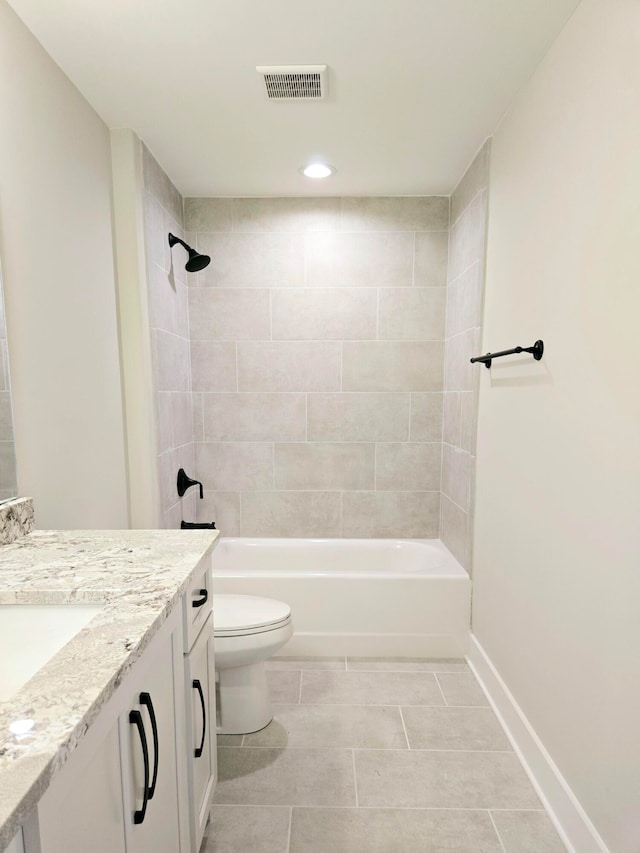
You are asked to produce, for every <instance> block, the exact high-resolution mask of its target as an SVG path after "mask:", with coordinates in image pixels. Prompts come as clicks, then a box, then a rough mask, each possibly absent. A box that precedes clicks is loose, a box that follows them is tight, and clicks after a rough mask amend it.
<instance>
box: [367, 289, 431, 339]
mask: <svg viewBox="0 0 640 853" xmlns="http://www.w3.org/2000/svg"><path fill="white" fill-rule="evenodd" d="M378 293H379V297H378V337H379V338H381V339H384V340H391V341H441V340H443V339H444V318H445V295H446V294H445V289H444V288H443V287H389V288H387V287H381V288H380V289H379V291H378Z"/></svg>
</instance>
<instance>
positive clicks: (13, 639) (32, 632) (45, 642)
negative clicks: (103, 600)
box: [0, 604, 103, 702]
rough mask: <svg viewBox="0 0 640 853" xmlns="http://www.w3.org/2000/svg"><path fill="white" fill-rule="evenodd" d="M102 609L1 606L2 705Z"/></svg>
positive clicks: (0, 677) (85, 605)
mask: <svg viewBox="0 0 640 853" xmlns="http://www.w3.org/2000/svg"><path fill="white" fill-rule="evenodd" d="M102 608H103V605H101V604H97V605H96V604H3V605H0V649H1V650H2V653H1V654H0V702H3V701H6V700H7V699H10V698H11V697H12V696H13V695H14V694H15V693H17V692H18V690H20V688H21V687H22V686H23V685H24V684H26V683H27V681H28V680H29V679H30V678H32V677H33V676H34V675H35V674H36V672H38V670H39V669H42V667H43V666H44V665H45V664H46V663H47V661H49V660H51V658H52V657H53V656H54V655H55V654H56V653H57V652H59V651H60V649H61V648H62V647H63V646H66V644H67V643H68V642H69V640H72V639H73V638H74V637H75V635H76V634H77V633H78V631H81V630H82V628H84V627H85V625H88V624H89V622H91V620H92V619H93V618H94V617H95V616H97V614H98V613H100V611H101V610H102Z"/></svg>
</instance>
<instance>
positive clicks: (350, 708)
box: [203, 656, 556, 853]
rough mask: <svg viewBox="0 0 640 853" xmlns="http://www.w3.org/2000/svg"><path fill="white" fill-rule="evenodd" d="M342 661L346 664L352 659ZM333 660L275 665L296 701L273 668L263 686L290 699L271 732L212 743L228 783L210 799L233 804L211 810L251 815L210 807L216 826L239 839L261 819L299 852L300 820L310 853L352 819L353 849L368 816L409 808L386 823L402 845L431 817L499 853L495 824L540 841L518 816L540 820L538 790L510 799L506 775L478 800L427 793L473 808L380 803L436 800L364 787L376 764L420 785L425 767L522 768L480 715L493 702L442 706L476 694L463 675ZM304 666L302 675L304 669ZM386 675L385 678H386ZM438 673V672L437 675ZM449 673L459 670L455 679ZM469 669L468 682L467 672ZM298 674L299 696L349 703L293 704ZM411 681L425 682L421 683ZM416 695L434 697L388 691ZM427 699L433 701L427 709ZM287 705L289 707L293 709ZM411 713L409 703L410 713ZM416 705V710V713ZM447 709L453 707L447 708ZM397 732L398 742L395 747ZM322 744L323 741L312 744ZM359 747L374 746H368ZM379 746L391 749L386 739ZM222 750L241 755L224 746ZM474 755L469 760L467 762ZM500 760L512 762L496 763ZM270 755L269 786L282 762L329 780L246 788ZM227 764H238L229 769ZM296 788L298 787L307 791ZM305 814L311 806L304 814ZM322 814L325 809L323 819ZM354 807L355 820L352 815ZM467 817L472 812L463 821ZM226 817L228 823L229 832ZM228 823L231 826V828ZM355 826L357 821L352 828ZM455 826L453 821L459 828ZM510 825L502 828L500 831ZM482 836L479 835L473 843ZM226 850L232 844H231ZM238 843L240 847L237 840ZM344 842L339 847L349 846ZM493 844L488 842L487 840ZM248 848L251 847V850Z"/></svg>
mask: <svg viewBox="0 0 640 853" xmlns="http://www.w3.org/2000/svg"><path fill="white" fill-rule="evenodd" d="M351 664H352V665H353V662H351ZM339 665H340V667H342V666H343V667H344V669H342V668H340V669H335V668H333V667H330V668H327V669H325V668H319V669H313V667H311V666H307V667H300V668H299V669H290V668H286V667H285V668H284V669H283V670H279V672H280V673H283V672H286V671H289V672H291V673H293V672H295V673H297V676H298V677H299V684H298V685H297V688H298V689H297V701H296V700H295V699H294V696H295V686H294V685H295V678H296V676H294V675H293V674H292V675H290V676H284V675H280V676H277V675H276V676H275V677H274V679H275V680H274V682H273V687H274V689H279V688H280V690H281V694H282V695H283V696H289V697H290V698H291V699H292V700H293V701H284V702H283V701H281V702H274V703H273V707H274V711H275V716H274V721H275V723H276V726H275V728H273V727H272V728H271V730H270V732H269V733H267V734H266V735H265V736H264V737H262V738H260V737H259V734H260V733H256V735H258V736H257V737H256V740H258V741H259V740H262V744H260V743H257V744H251V742H250V735H243V736H242V737H241V738H240V739H239V743H229V744H225V745H219V747H218V748H219V750H220V756H221V762H222V767H223V768H224V769H223V772H222V777H223V785H226V783H227V779H226V778H225V776H228V781H230V782H231V787H222V786H221V788H220V796H223V797H224V796H226V797H229V798H230V799H233V800H236V802H228V803H225V802H215V803H214V806H216V807H220V808H222V809H224V808H231V809H234V808H238V809H242V808H245V809H246V808H251V809H255V810H256V811H255V812H251V815H252V816H251V817H249V812H247V813H246V819H245V817H242V812H237V813H234V812H228V813H226V814H225V812H224V811H218V812H217V813H216V814H217V818H216V819H217V821H218V822H219V825H220V826H221V827H223V828H224V831H225V832H227V833H228V832H229V831H231V832H232V833H237V834H238V835H237V837H238V839H240V838H244V837H245V836H243V834H242V833H243V832H244V833H245V834H246V832H247V831H248V830H247V828H246V827H247V826H248V825H249V824H250V825H254V822H257V823H255V825H257V826H260V825H261V822H262V823H264V824H265V825H268V824H270V823H271V822H273V825H274V827H277V828H278V829H277V831H278V839H279V845H280V846H279V847H278V849H279V850H282V851H283V853H291V851H293V850H295V851H298V850H299V845H300V843H301V839H302V838H303V837H306V836H305V835H304V834H305V833H308V832H309V828H310V827H311V828H313V831H314V833H315V835H316V836H317V838H318V840H316V839H315V838H314V841H313V844H312V845H311V846H312V847H313V850H315V849H316V846H314V845H317V844H320V847H322V844H323V843H324V844H326V843H327V842H326V841H325V840H324V838H325V833H328V834H327V835H326V838H327V839H329V838H332V837H333V836H332V832H333V833H335V832H338V831H339V828H340V827H346V826H351V825H353V826H354V827H355V833H356V834H355V835H354V836H353V838H352V841H351V842H350V843H351V844H355V845H356V846H355V847H353V849H360V848H359V847H357V843H358V841H359V840H360V832H362V833H366V832H367V831H369V830H367V829H365V827H368V826H371V827H372V828H373V827H378V826H385V824H380V823H379V822H380V820H382V818H381V816H380V814H378V813H382V812H399V813H402V812H407V813H416V816H415V817H408V816H407V817H406V818H405V817H401V816H400V815H398V816H397V817H396V818H395V821H396V822H397V823H396V826H397V827H398V830H397V831H398V832H399V833H400V834H399V836H398V840H400V837H404V834H405V832H408V831H409V830H405V829H404V827H405V826H414V825H416V826H432V825H433V826H435V825H436V824H439V822H440V821H441V820H442V821H445V825H447V826H448V825H451V827H453V830H452V831H453V835H454V836H455V837H456V838H457V837H458V834H459V835H460V840H462V835H464V834H465V833H466V830H465V829H464V827H470V828H473V833H474V837H475V833H476V832H478V833H480V835H482V838H485V839H486V841H487V842H488V843H489V844H492V845H494V844H497V845H498V846H496V847H495V849H496V850H499V851H501V853H506V848H505V842H504V841H503V839H502V837H501V835H500V831H499V830H498V824H500V825H503V824H504V827H503V829H504V828H505V827H507V826H509V827H511V826H513V825H515V826H517V827H520V831H521V832H523V831H524V832H526V833H527V838H529V835H528V833H529V832H533V833H534V834H535V838H538V834H537V833H542V834H543V835H544V836H545V838H546V835H545V832H546V830H544V823H543V822H542V820H543V819H542V817H530V818H528V817H526V815H527V814H530V815H541V816H542V815H547V812H546V811H545V809H544V806H543V805H542V804H539V805H538V806H535V803H536V802H537V797H536V796H529V795H528V794H526V796H524V797H520V796H518V797H516V799H514V798H513V797H512V796H510V794H509V789H508V788H507V787H505V783H504V782H502V783H501V784H500V785H497V786H496V788H495V790H493V791H492V795H491V797H489V798H488V804H489V805H488V804H487V800H486V799H485V797H484V795H480V796H479V797H475V796H474V797H473V798H472V799H469V798H468V797H466V795H465V796H464V797H462V796H452V797H450V796H446V797H440V796H438V797H436V798H435V802H438V801H439V800H440V799H443V800H444V802H447V803H456V802H457V801H461V802H464V801H465V800H466V801H467V803H468V802H475V801H477V800H478V799H479V801H480V802H481V803H483V805H482V806H477V805H476V806H474V807H469V806H467V807H460V806H457V805H446V806H442V805H427V806H425V805H408V806H406V805H405V806H399V805H392V804H390V802H389V801H390V800H391V801H393V800H399V801H400V802H402V801H403V800H404V801H405V802H409V803H411V802H413V803H415V802H419V803H425V802H427V803H428V802H430V801H431V802H434V797H433V796H431V794H430V785H429V790H428V791H426V792H425V794H424V796H418V797H416V796H411V797H409V796H407V797H405V796H402V792H400V794H401V795H400V796H396V795H395V793H394V791H391V790H387V789H386V788H385V785H384V779H380V778H378V779H377V780H376V781H375V787H374V788H371V781H372V780H371V778H370V776H371V774H372V773H373V777H374V778H375V776H376V775H377V776H378V777H380V773H381V772H383V770H384V768H385V767H389V768H395V771H394V772H402V774H404V772H405V770H403V768H406V772H407V773H409V774H410V777H411V778H413V777H414V775H415V779H416V784H419V785H422V782H421V781H420V780H428V779H429V778H430V776H432V775H433V773H434V772H436V775H437V774H439V773H441V772H443V771H442V769H444V770H446V769H447V768H458V769H457V770H455V773H456V774H457V773H460V774H462V776H461V778H463V779H464V778H465V777H466V774H467V773H472V774H476V773H478V772H480V773H481V774H484V773H485V769H484V768H487V772H488V773H489V776H488V777H487V778H494V774H495V772H496V770H495V768H502V770H501V772H504V773H506V774H507V775H506V776H505V779H508V778H513V779H514V780H515V779H517V778H519V777H518V776H517V775H515V776H513V777H512V774H513V773H516V768H515V764H514V758H515V759H516V762H517V763H518V764H520V761H519V759H518V756H517V755H516V753H515V752H514V750H513V749H512V748H511V747H510V745H509V744H507V745H506V748H504V744H503V743H502V741H503V739H501V738H499V737H498V735H497V731H496V732H495V733H494V728H495V726H494V725H493V722H492V720H491V719H489V718H490V716H491V715H492V714H493V711H492V709H491V706H490V705H489V704H488V703H483V704H464V705H463V704H460V705H456V704H450V702H449V701H448V699H447V693H451V695H452V696H456V695H457V696H460V697H461V698H463V699H468V698H475V693H476V692H477V690H476V687H475V686H472V684H473V683H474V682H475V678H474V676H473V673H472V672H470V671H469V672H467V671H464V672H460V671H452V672H448V671H446V670H438V671H434V670H406V669H393V670H389V669H382V670H381V669H372V670H363V669H350V668H349V667H350V661H349V658H348V656H345V657H344V658H343V659H342V660H340V661H339ZM277 672H278V670H276V669H272V670H271V673H277ZM345 672H349V673H350V675H349V676H347V677H345V676H343V675H338V676H336V675H335V673H345ZM271 673H270V674H271ZM305 673H310V674H308V675H306V676H305ZM388 676H393V677H392V678H389V677H388ZM400 676H404V677H406V676H408V678H406V680H405V679H403V678H402V677H400ZM440 676H444V677H443V678H442V679H441V678H440ZM451 676H454V677H451ZM455 676H459V678H456V677H455ZM468 676H471V677H470V678H469V677H468ZM305 680H306V681H307V685H306V687H307V694H306V695H307V696H308V695H309V691H313V690H316V688H317V692H318V693H319V694H321V693H323V692H325V693H326V695H327V696H328V697H331V693H332V692H334V690H335V692H336V693H337V695H338V697H339V698H344V699H346V700H347V701H332V702H325V701H317V700H316V701H313V700H312V701H308V702H306V701H303V689H304V687H305V684H304V682H305ZM434 682H435V685H434ZM476 683H477V682H476ZM421 684H422V685H424V686H423V687H421V686H420V685H421ZM351 685H353V687H351ZM292 688H293V689H292ZM396 688H397V689H396ZM445 688H446V693H445ZM423 691H424V692H428V693H432V694H433V697H432V702H429V703H427V704H424V703H422V702H418V703H416V704H413V703H411V702H408V703H405V702H398V695H397V694H398V693H402V692H404V693H407V694H409V697H410V696H411V693H412V692H414V693H418V696H420V693H421V692H423ZM359 693H360V695H361V696H365V697H366V696H369V697H370V698H373V699H374V700H376V701H375V702H366V701H353V699H354V698H357V697H358V694H359ZM380 693H382V694H383V695H384V697H385V698H386V697H391V698H395V701H391V702H381V701H380ZM352 694H353V695H352ZM394 694H395V696H394ZM436 699H437V703H436V704H433V702H434V701H435V700H436ZM349 700H350V701H349ZM296 708H297V709H298V710H295V709H296ZM323 709H324V710H323ZM396 709H397V713H396ZM411 709H415V710H413V711H412V710H411ZM419 709H423V710H422V711H420V710H419ZM456 711H459V712H460V713H459V714H456ZM465 712H466V713H465ZM405 715H406V720H405ZM398 717H399V722H400V725H401V727H402V734H401V732H400V726H399V725H398ZM407 725H409V727H410V728H411V729H412V738H415V741H416V742H418V743H419V742H421V741H422V742H423V743H426V744H433V745H434V746H437V745H441V746H442V745H444V748H433V747H431V748H429V747H427V748H419V747H418V748H413V747H412V745H411V740H410V738H409V734H408V729H407ZM498 725H499V723H498ZM265 728H268V727H265ZM336 731H338V732H340V733H341V737H342V739H343V740H344V741H345V745H339V744H335V743H332V741H335V740H336ZM270 737H275V739H281V738H282V739H287V740H289V739H291V740H292V741H294V742H297V744H298V745H295V746H292V745H290V744H289V743H288V742H287V743H284V744H281V745H277V744H275V745H269V744H268V742H267V741H268V739H269V738H270ZM314 739H318V740H319V741H320V744H321V745H309V743H310V741H313V740H314ZM403 739H404V743H402V740H403ZM325 740H326V741H327V743H322V742H323V741H325ZM358 741H361V742H362V743H363V745H361V746H356V745H354V743H357V742H358ZM450 741H452V742H453V745H451V744H450ZM367 742H370V743H374V744H376V743H377V744H382V745H375V746H367V745H366V743H367ZM386 743H389V744H392V745H391V746H384V744H386ZM492 743H495V744H496V745H498V746H500V747H501V748H498V749H490V748H489V749H487V748H483V749H469V748H468V746H465V745H470V746H474V745H478V746H490V745H491V744H492ZM505 743H506V742H505ZM457 744H462V745H463V746H462V748H459V747H458V746H457ZM231 750H240V751H239V752H236V753H234V752H232V751H231ZM347 752H350V753H351V755H350V756H349V755H347ZM241 753H248V754H245V756H244V758H241ZM305 753H306V755H305ZM401 755H404V756H407V758H405V759H401V758H400V756H401ZM376 756H379V757H376ZM420 756H422V757H420ZM439 756H440V757H439ZM474 756H476V757H475V758H474ZM482 756H485V757H482ZM504 756H510V757H509V758H506V757H504ZM280 762H284V764H283V765H282V764H281V765H280V766H281V769H280V770H279V771H278V770H277V769H276V775H275V776H274V777H271V776H269V777H268V778H273V779H274V782H275V781H276V780H277V779H279V778H280V776H281V774H282V770H283V769H286V768H290V770H286V776H287V777H288V776H289V773H290V772H291V773H293V774H295V776H296V777H297V774H298V773H300V772H303V773H305V774H307V775H308V770H307V769H306V768H307V766H308V767H309V768H310V767H314V768H316V769H318V768H326V769H320V770H318V772H320V773H321V774H325V773H329V775H328V776H327V781H328V783H330V784H329V789H325V788H324V787H323V788H322V791H324V792H325V793H322V792H321V791H316V788H317V784H318V783H314V784H313V785H312V786H311V788H310V789H309V791H308V792H307V793H305V794H302V793H301V792H300V791H299V790H298V785H297V783H295V784H293V786H292V782H291V781H286V780H285V779H284V778H283V781H282V784H283V785H284V786H285V787H284V788H283V789H282V790H280V789H279V787H278V784H277V783H276V787H275V788H274V787H273V786H272V785H271V783H270V784H269V785H267V787H266V788H265V787H264V782H263V781H258V787H257V788H255V787H252V784H251V779H250V774H251V773H252V772H254V771H260V772H261V773H262V771H263V770H266V772H267V773H269V774H271V770H270V767H271V765H274V767H275V768H277V767H278V765H279V764H280ZM234 768H236V769H235V770H234ZM252 768H253V770H252ZM376 768H378V770H376ZM225 770H226V773H225ZM238 771H239V772H240V775H241V776H242V775H247V773H249V775H248V776H247V778H246V780H244V781H242V784H241V785H240V787H238V788H236V787H235V785H236V783H235V782H234V781H233V780H234V779H235V778H236V776H237V773H238ZM378 771H379V772H378ZM447 772H448V770H447ZM351 774H352V778H353V788H351V782H350V779H349V775H351ZM258 779H259V777H258ZM332 779H335V780H336V782H339V784H340V788H339V794H338V790H336V793H335V794H332V795H327V794H326V790H331V789H332V784H333V783H331V780H332ZM482 779H484V775H481V776H480V777H479V782H478V784H479V785H480V787H479V788H478V794H481V790H483V789H482ZM306 784H307V783H306V782H305V786H306ZM380 786H382V787H380ZM359 787H360V788H361V789H362V795H360V793H359ZM351 791H353V794H351ZM523 791H526V789H523ZM485 793H486V792H485ZM245 796H246V797H248V798H250V799H253V800H258V802H255V801H254V802H251V803H246V802H243V801H242V800H243V798H244V797H245ZM278 796H279V797H280V798H281V799H282V800H284V802H282V803H274V802H267V803H261V802H259V800H260V799H262V798H263V797H264V798H266V799H271V800H272V799H273V798H274V797H276V798H277V797H278ZM300 797H302V798H303V799H311V800H315V801H316V802H321V803H323V804H322V805H315V804H308V803H305V802H300V803H296V802H293V803H292V802H291V800H294V801H295V800H296V799H298V798H300ZM332 799H338V800H340V799H342V800H344V801H346V804H332V803H331V800H332ZM361 799H364V800H365V801H367V800H368V801H369V802H373V803H374V804H373V805H363V804H361V802H360V800H361ZM352 800H353V802H352ZM378 800H379V802H378ZM287 801H288V802H287ZM518 801H519V802H523V803H525V802H526V803H528V805H529V808H517V807H516V808H514V807H513V806H511V807H510V808H501V807H499V806H498V807H495V806H492V805H491V803H493V802H495V803H496V805H497V804H499V803H505V802H507V803H510V802H518ZM260 809H264V810H265V812H264V815H263V816H261V815H260V811H259V810H260ZM270 809H276V810H280V811H279V813H278V812H275V813H272V814H273V816H272V817H267V815H268V814H269V811H268V810H270ZM284 809H287V811H284ZM294 810H296V835H295V836H294V834H293V812H294ZM305 810H306V811H308V812H309V813H308V814H305ZM332 811H334V812H336V814H335V817H334V818H332V817H331V812H332ZM363 811H364V812H365V813H366V814H365V816H363V815H362V812H363ZM312 812H317V817H313V816H312ZM322 812H326V817H325V816H324V815H323V813H322ZM439 812H442V813H443V817H442V818H437V817H435V815H437V813H439ZM338 813H342V816H340V817H339V816H338ZM358 813H359V814H360V817H357V814H358ZM417 813H425V815H426V813H432V814H433V815H434V816H433V817H426V816H424V817H418V816H417ZM444 813H449V814H450V815H451V816H450V817H446V818H445V817H444ZM456 813H460V817H459V818H456V817H455V815H456ZM463 813H466V814H468V815H469V817H464V818H463V817H462V814H463ZM501 813H504V814H505V815H506V816H505V817H499V815H500V814H501ZM471 815H475V816H473V817H472V816H471ZM494 815H495V819H494ZM519 815H520V816H519ZM547 817H548V815H547ZM287 818H288V822H287ZM333 821H335V822H336V823H335V827H336V829H331V827H332V823H333ZM514 822H515V824H514ZM235 824H237V829H236V827H235ZM230 827H232V828H231V829H229V828H230ZM357 827H360V829H358V828H357ZM456 827H460V828H459V829H457V828H456ZM531 827H533V829H531ZM350 831H351V830H350ZM509 831H512V830H511V829H510V830H509ZM480 835H478V838H479V837H480ZM336 837H337V836H336ZM465 837H466V835H465ZM534 840H535V839H534ZM338 846H339V845H338ZM233 849H236V848H235V847H234V848H233ZM237 849H241V848H240V847H238V848H237ZM242 849H245V847H242ZM318 849H320V848H318ZM323 849H324V848H323ZM351 849H352V848H351V847H349V850H351ZM492 849H494V848H493V847H492ZM532 849H533V848H532ZM553 849H554V850H555V849H556V848H555V847H554V848H553ZM203 853H204V851H203ZM256 853H258V851H257V850H256Z"/></svg>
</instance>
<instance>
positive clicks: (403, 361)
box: [342, 341, 444, 391]
mask: <svg viewBox="0 0 640 853" xmlns="http://www.w3.org/2000/svg"><path fill="white" fill-rule="evenodd" d="M443 358H444V344H443V342H442V341H425V342H422V341H362V342H360V341H345V343H344V345H343V350H342V387H343V389H344V390H345V391H441V390H442V369H443Z"/></svg>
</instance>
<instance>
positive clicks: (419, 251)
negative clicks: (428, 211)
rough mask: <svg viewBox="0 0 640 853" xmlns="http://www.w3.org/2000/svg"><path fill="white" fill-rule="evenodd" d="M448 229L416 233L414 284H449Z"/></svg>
mask: <svg viewBox="0 0 640 853" xmlns="http://www.w3.org/2000/svg"><path fill="white" fill-rule="evenodd" d="M448 253H449V232H448V231H424V232H418V233H417V234H416V242H415V252H414V269H413V277H414V281H413V283H414V285H416V287H445V286H446V284H447V258H448Z"/></svg>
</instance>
